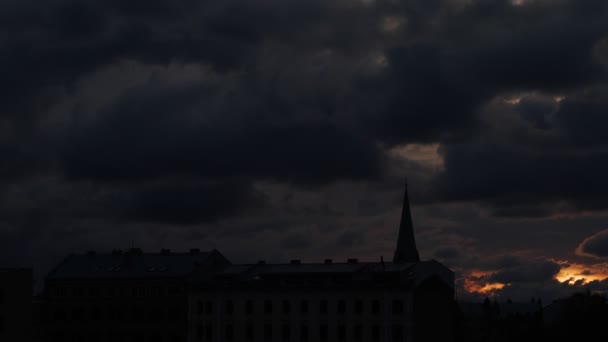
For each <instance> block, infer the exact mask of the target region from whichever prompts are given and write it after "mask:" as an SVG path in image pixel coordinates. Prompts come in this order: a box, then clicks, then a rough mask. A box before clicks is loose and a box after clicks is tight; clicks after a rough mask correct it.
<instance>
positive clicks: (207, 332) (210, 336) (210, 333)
mask: <svg viewBox="0 0 608 342" xmlns="http://www.w3.org/2000/svg"><path fill="white" fill-rule="evenodd" d="M205 338H206V339H207V341H211V340H212V339H213V326H211V324H207V326H206V327H205Z"/></svg>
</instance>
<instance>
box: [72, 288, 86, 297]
mask: <svg viewBox="0 0 608 342" xmlns="http://www.w3.org/2000/svg"><path fill="white" fill-rule="evenodd" d="M72 293H73V294H74V297H83V296H84V289H83V288H82V287H75V288H73V289H72Z"/></svg>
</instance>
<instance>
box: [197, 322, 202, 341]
mask: <svg viewBox="0 0 608 342" xmlns="http://www.w3.org/2000/svg"><path fill="white" fill-rule="evenodd" d="M203 332H204V331H203V325H202V324H199V325H197V326H196V339H197V340H199V341H202V340H203Z"/></svg>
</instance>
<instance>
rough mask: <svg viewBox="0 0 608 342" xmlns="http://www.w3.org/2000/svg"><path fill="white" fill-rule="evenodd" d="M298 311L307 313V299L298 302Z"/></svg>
mask: <svg viewBox="0 0 608 342" xmlns="http://www.w3.org/2000/svg"><path fill="white" fill-rule="evenodd" d="M300 312H301V313H303V314H307V313H308V301H307V300H302V302H301V303H300Z"/></svg>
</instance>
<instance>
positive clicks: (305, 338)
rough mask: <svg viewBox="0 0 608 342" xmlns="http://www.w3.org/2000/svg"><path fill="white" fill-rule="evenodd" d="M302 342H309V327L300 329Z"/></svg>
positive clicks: (304, 326) (303, 326)
mask: <svg viewBox="0 0 608 342" xmlns="http://www.w3.org/2000/svg"><path fill="white" fill-rule="evenodd" d="M300 341H308V325H302V326H301V327H300Z"/></svg>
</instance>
